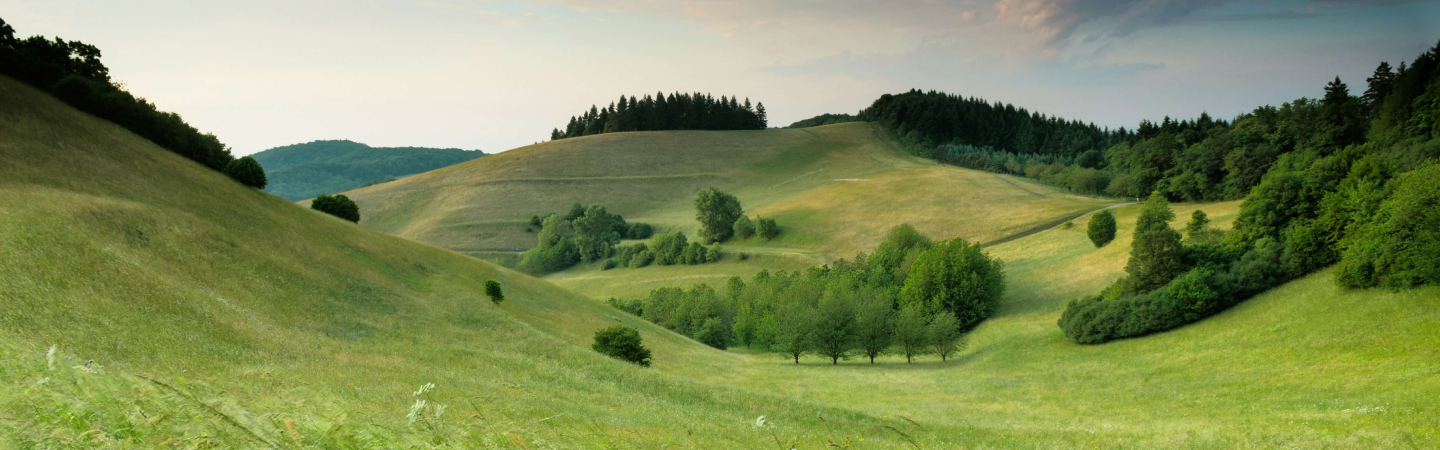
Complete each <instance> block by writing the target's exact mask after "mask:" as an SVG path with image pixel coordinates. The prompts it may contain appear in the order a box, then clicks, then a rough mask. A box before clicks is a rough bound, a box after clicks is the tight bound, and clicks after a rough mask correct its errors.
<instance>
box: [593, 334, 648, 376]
mask: <svg viewBox="0 0 1440 450" xmlns="http://www.w3.org/2000/svg"><path fill="white" fill-rule="evenodd" d="M590 348H591V349H594V350H595V351H597V352H600V353H603V354H605V355H609V356H610V357H612V358H616V359H619V360H621V361H628V362H632V363H635V364H639V365H641V366H642V367H650V349H647V348H645V346H644V345H643V344H642V343H641V342H640V331H639V330H636V329H634V328H630V327H627V326H624V325H616V326H613V327H610V328H606V329H603V330H600V331H596V332H595V343H594V344H593V345H591V346H590Z"/></svg>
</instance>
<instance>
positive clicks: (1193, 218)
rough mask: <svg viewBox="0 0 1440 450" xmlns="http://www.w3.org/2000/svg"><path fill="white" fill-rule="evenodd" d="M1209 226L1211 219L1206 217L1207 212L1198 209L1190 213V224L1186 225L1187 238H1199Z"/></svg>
mask: <svg viewBox="0 0 1440 450" xmlns="http://www.w3.org/2000/svg"><path fill="white" fill-rule="evenodd" d="M1209 226H1210V217H1209V216H1207V215H1205V211H1201V210H1198V209H1197V210H1195V212H1193V213H1190V222H1189V223H1186V224H1185V236H1188V237H1189V238H1190V239H1195V238H1196V237H1197V236H1202V235H1204V234H1205V231H1206V230H1207V229H1208V227H1209Z"/></svg>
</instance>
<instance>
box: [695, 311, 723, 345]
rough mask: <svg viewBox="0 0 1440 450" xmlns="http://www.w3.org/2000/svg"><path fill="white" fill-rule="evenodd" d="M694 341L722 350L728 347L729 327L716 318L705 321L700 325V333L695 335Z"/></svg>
mask: <svg viewBox="0 0 1440 450" xmlns="http://www.w3.org/2000/svg"><path fill="white" fill-rule="evenodd" d="M695 340H697V341H700V343H701V344H705V345H708V346H711V347H715V348H718V349H721V350H724V349H726V348H727V347H729V346H730V327H728V326H725V322H723V321H721V320H720V319H719V318H716V317H711V318H709V319H705V323H703V324H701V325H700V331H699V332H697V333H695Z"/></svg>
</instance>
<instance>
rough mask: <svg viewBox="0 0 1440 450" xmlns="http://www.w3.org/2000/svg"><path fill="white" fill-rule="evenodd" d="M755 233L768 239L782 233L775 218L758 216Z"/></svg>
mask: <svg viewBox="0 0 1440 450" xmlns="http://www.w3.org/2000/svg"><path fill="white" fill-rule="evenodd" d="M755 233H757V234H759V235H760V236H761V237H763V238H765V239H767V240H769V239H775V236H779V235H780V225H778V224H776V223H775V219H769V218H757V219H756V222H755Z"/></svg>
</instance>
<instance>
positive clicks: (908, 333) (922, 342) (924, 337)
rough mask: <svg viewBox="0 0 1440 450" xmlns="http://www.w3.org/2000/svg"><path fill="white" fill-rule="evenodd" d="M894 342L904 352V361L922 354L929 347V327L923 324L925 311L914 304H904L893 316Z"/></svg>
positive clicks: (909, 360)
mask: <svg viewBox="0 0 1440 450" xmlns="http://www.w3.org/2000/svg"><path fill="white" fill-rule="evenodd" d="M895 343H896V344H899V345H900V352H901V353H904V354H905V362H907V363H908V362H911V361H912V359H913V358H914V357H916V356H919V355H923V354H925V353H927V352H926V350H927V349H928V348H929V347H930V329H929V328H927V327H926V324H925V313H923V312H921V311H920V308H918V307H916V306H913V305H911V306H905V307H902V308H900V312H899V313H898V314H896V316H895Z"/></svg>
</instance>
